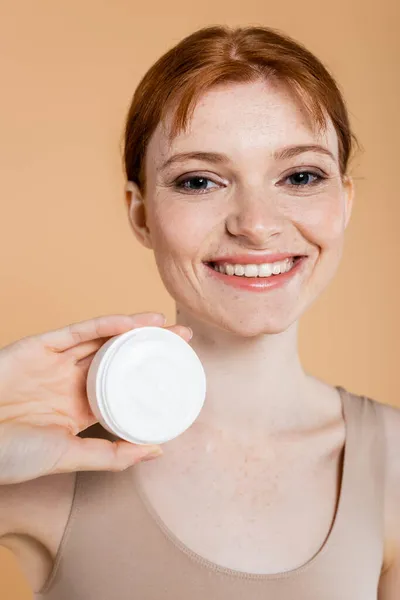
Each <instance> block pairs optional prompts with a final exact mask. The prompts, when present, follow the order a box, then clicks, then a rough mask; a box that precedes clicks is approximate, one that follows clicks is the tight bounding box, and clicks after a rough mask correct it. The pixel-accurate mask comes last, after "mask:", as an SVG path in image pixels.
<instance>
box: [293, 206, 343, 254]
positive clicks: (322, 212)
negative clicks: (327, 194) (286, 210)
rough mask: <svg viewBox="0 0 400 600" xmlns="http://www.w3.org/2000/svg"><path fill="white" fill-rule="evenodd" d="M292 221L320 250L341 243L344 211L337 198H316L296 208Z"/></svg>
mask: <svg viewBox="0 0 400 600" xmlns="http://www.w3.org/2000/svg"><path fill="white" fill-rule="evenodd" d="M292 220H293V222H295V223H296V226H297V227H298V229H299V230H300V232H301V233H302V235H303V236H304V238H305V239H306V240H307V241H308V242H311V243H312V244H314V245H316V246H319V247H320V248H329V247H331V246H336V245H337V244H338V243H340V242H341V241H342V238H343V232H344V211H343V205H342V202H341V200H340V199H339V198H318V199H317V200H316V201H311V202H308V203H304V205H303V206H302V207H300V206H299V207H296V211H295V212H294V213H292Z"/></svg>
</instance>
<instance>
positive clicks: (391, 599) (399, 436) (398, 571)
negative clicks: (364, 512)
mask: <svg viewBox="0 0 400 600" xmlns="http://www.w3.org/2000/svg"><path fill="white" fill-rule="evenodd" d="M380 408H381V409H382V416H383V424H384V432H385V442H386V465H385V467H386V484H385V509H384V510H385V514H384V517H385V549H386V552H385V554H386V556H385V564H384V566H383V569H382V574H381V578H380V582H379V593H378V600H399V598H400V410H399V409H397V408H393V407H391V406H383V405H382V406H381V407H380Z"/></svg>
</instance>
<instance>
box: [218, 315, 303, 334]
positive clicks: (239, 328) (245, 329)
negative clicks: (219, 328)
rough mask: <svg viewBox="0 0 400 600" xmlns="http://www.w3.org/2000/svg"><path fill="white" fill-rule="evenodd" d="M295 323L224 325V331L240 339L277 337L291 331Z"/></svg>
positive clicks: (261, 322)
mask: <svg viewBox="0 0 400 600" xmlns="http://www.w3.org/2000/svg"><path fill="white" fill-rule="evenodd" d="M293 323H294V321H287V320H284V321H283V320H282V321H278V320H275V319H274V320H271V321H265V320H263V321H260V320H257V321H254V322H251V321H250V322H249V321H243V322H235V323H230V322H229V323H224V324H223V329H225V330H226V331H229V333H232V334H234V335H236V336H238V337H243V338H252V337H258V336H260V335H276V334H279V333H283V332H285V331H287V330H288V329H290V327H291V326H292V325H293Z"/></svg>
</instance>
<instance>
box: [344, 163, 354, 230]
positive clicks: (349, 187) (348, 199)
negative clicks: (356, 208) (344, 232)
mask: <svg viewBox="0 0 400 600" xmlns="http://www.w3.org/2000/svg"><path fill="white" fill-rule="evenodd" d="M343 185H344V194H345V197H344V201H345V207H344V210H345V223H344V228H345V229H346V227H347V225H348V224H349V221H350V217H351V213H352V210H353V203H354V196H355V188H354V181H353V178H352V177H350V176H349V175H346V176H345V177H344V179H343Z"/></svg>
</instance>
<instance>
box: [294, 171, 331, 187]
mask: <svg viewBox="0 0 400 600" xmlns="http://www.w3.org/2000/svg"><path fill="white" fill-rule="evenodd" d="M324 179H325V177H323V176H322V175H320V174H319V173H316V172H315V171H296V172H295V173H292V174H291V175H289V176H288V177H286V179H285V181H289V182H290V183H289V185H291V186H295V187H308V186H310V185H315V184H317V183H320V182H321V181H323V180H324Z"/></svg>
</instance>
